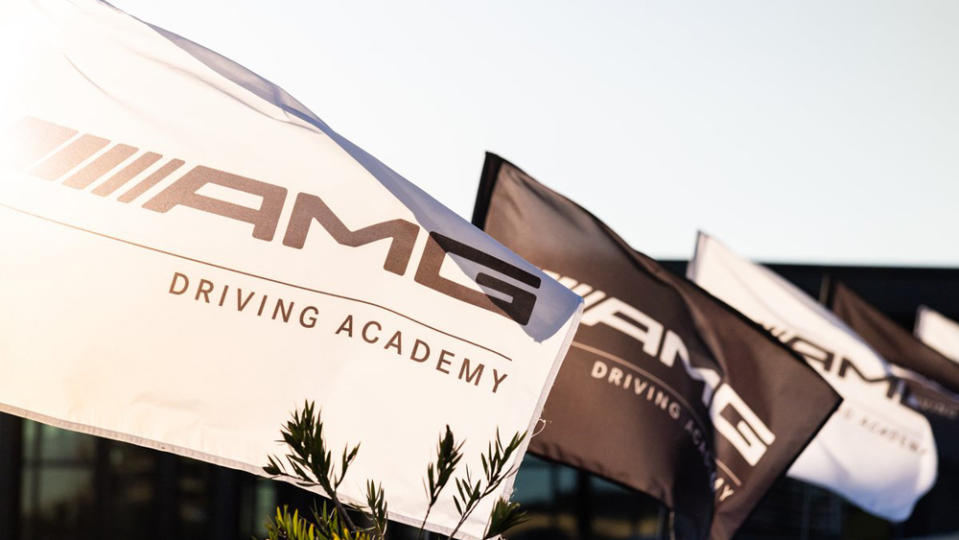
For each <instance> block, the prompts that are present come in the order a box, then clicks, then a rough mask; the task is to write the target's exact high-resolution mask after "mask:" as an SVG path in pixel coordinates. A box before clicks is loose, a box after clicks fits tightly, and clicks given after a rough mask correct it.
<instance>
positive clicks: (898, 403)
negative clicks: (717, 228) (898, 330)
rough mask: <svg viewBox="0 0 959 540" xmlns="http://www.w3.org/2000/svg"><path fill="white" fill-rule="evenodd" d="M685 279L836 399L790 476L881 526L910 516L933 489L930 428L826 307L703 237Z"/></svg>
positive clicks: (887, 371) (879, 362)
mask: <svg viewBox="0 0 959 540" xmlns="http://www.w3.org/2000/svg"><path fill="white" fill-rule="evenodd" d="M688 276H689V277H690V278H691V279H693V280H694V281H695V282H697V283H699V284H700V285H701V286H702V287H703V288H704V289H706V290H707V291H709V292H711V293H713V294H715V295H716V296H718V297H719V298H721V299H723V300H725V301H726V302H728V303H729V304H730V305H732V306H734V307H735V308H736V309H738V310H740V311H741V312H742V313H744V314H745V315H746V316H748V317H750V318H752V319H753V320H754V321H756V322H757V323H759V324H761V325H763V326H764V327H766V328H767V329H768V330H769V331H770V332H772V334H773V335H775V336H776V337H778V338H779V339H780V340H781V341H782V342H783V343H785V344H786V345H788V346H789V347H791V348H792V349H793V350H795V351H796V352H798V353H800V354H801V355H803V356H804V357H805V358H806V360H807V362H809V364H810V365H811V366H813V367H814V368H816V370H817V371H819V373H820V374H822V376H823V377H824V378H825V379H826V380H827V381H829V382H830V384H832V385H833V388H835V389H836V390H837V391H838V392H839V394H840V395H842V397H843V402H842V405H840V407H839V410H838V411H837V412H836V413H835V414H834V415H833V416H832V417H831V418H830V419H829V421H828V422H827V423H826V425H825V426H823V428H822V430H821V431H820V432H819V434H818V435H817V436H816V438H815V439H814V440H813V441H812V443H810V445H809V447H808V448H807V449H806V450H805V451H804V452H803V453H802V455H800V456H799V459H797V460H796V462H795V463H794V464H793V466H792V468H791V469H790V470H789V475H790V476H792V477H794V478H798V479H800V480H804V481H807V482H811V483H813V484H817V485H819V486H822V487H825V488H827V489H830V490H832V491H834V492H836V493H838V494H840V495H842V496H844V497H845V498H846V499H848V500H849V501H850V502H852V503H853V504H856V505H857V506H859V507H861V508H862V509H864V510H866V511H868V512H871V513H873V514H875V515H877V516H880V517H883V518H885V519H888V520H891V521H902V520H905V519H906V518H908V517H909V515H910V513H911V512H912V509H913V506H914V505H915V503H916V501H917V500H918V499H919V497H921V496H922V495H923V494H924V493H925V492H926V491H928V490H929V488H930V487H931V486H932V484H933V483H934V482H935V479H936V464H937V459H936V446H935V442H934V440H933V436H932V430H931V428H930V426H929V422H928V421H927V420H926V419H925V418H924V417H923V416H922V415H920V414H919V413H917V412H916V411H914V410H912V409H911V408H909V407H907V406H905V405H904V404H903V402H902V396H903V392H902V389H903V386H902V384H901V383H900V381H899V379H898V378H897V377H896V376H895V375H894V374H893V373H892V370H891V368H890V366H889V364H888V362H886V361H885V360H884V359H883V358H882V357H881V356H879V355H878V354H877V353H876V352H875V351H874V350H873V349H872V348H870V347H869V346H868V345H867V344H866V343H865V342H864V341H863V340H862V338H860V337H859V336H858V335H856V333H855V332H853V331H852V330H851V329H850V328H849V327H848V326H846V325H845V324H844V323H843V322H842V321H840V320H839V319H838V318H837V317H836V316H835V315H833V314H832V313H831V312H829V311H828V310H827V309H826V308H825V307H824V306H822V305H820V304H819V303H818V302H816V301H815V300H813V299H812V298H809V297H808V296H807V295H806V294H805V293H803V292H802V291H800V290H799V289H797V288H796V287H795V286H793V285H792V284H790V283H789V282H787V281H786V280H784V279H782V278H781V277H780V276H778V275H776V274H775V273H773V272H772V271H770V270H769V269H767V268H765V267H763V266H760V265H758V264H755V263H752V262H750V261H748V260H746V259H744V258H742V257H740V256H738V255H736V254H734V253H733V252H732V251H730V250H729V249H727V248H726V246H724V245H722V244H721V243H719V242H718V241H716V240H714V239H713V238H711V237H709V236H707V235H705V234H700V235H699V238H698V241H697V244H696V253H695V256H694V258H693V261H692V262H691V264H690V265H689V268H688Z"/></svg>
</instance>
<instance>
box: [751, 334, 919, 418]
mask: <svg viewBox="0 0 959 540" xmlns="http://www.w3.org/2000/svg"><path fill="white" fill-rule="evenodd" d="M763 326H764V328H766V330H768V331H769V333H770V334H772V335H773V336H775V337H776V339H778V340H779V341H781V342H782V343H783V344H784V345H786V346H787V347H789V348H790V349H792V350H794V351H796V352H797V353H799V354H800V355H801V356H802V357H803V358H805V359H806V362H807V363H809V364H810V365H811V366H813V367H814V368H816V369H817V370H819V371H821V372H822V373H835V375H836V376H837V377H839V378H840V379H846V378H851V377H852V376H855V378H857V379H858V380H860V381H862V382H864V383H866V384H870V385H872V384H875V385H880V386H882V385H885V386H886V392H885V396H886V398H888V399H891V400H898V401H900V402H901V401H902V397H903V391H904V390H905V387H904V385H903V381H902V379H900V378H899V377H896V376H895V375H891V374H890V375H885V376H883V377H867V376H866V375H865V374H864V373H863V372H862V371H860V370H859V368H858V367H856V364H854V363H853V362H852V360H850V359H848V358H846V357H844V356H841V355H839V354H837V353H834V352H832V351H830V350H828V349H826V348H825V347H823V346H821V345H819V344H817V343H814V342H812V341H810V340H808V339H806V338H804V337H802V336H799V335H797V334H795V333H793V332H791V331H789V330H785V329H782V328H777V327H775V326H770V325H763Z"/></svg>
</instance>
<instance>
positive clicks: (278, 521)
mask: <svg viewBox="0 0 959 540" xmlns="http://www.w3.org/2000/svg"><path fill="white" fill-rule="evenodd" d="M281 434H282V436H283V441H282V442H283V443H285V444H286V446H287V450H288V453H287V454H286V455H285V456H284V457H283V458H278V457H276V456H269V458H268V460H269V463H268V464H267V465H266V467H264V468H263V470H264V471H266V473H267V474H269V475H271V476H285V477H291V478H293V479H295V482H296V484H297V485H300V486H303V487H307V488H315V487H319V488H320V489H321V491H322V492H323V494H324V495H326V498H327V499H329V503H327V502H324V503H323V506H322V508H319V509H317V508H314V509H313V511H312V515H311V516H310V517H306V516H303V515H300V513H299V512H298V511H296V510H294V511H293V512H292V513H291V512H290V510H289V509H288V508H287V507H286V506H284V507H282V508H279V507H278V508H277V509H276V515H274V516H272V517H271V518H270V520H269V521H268V523H267V531H268V534H269V540H384V538H385V537H386V530H387V527H388V525H389V522H388V521H387V518H386V515H387V505H386V498H385V496H384V494H383V488H382V487H381V486H380V485H379V484H376V483H374V482H373V481H372V480H368V481H367V482H366V504H365V506H364V507H362V508H358V507H348V506H347V505H345V504H344V503H343V502H341V501H340V499H339V497H338V496H337V490H338V489H339V487H340V484H342V483H343V479H344V478H345V477H346V473H347V471H348V470H349V468H350V465H351V464H352V463H353V461H354V460H355V459H356V456H357V454H358V453H359V450H360V445H356V446H354V447H352V448H350V447H349V445H347V447H346V448H344V449H343V452H342V454H341V455H340V458H339V462H338V463H335V462H334V458H333V452H332V451H331V450H329V449H328V448H327V445H326V441H325V439H324V438H323V422H322V420H321V419H320V413H319V411H317V410H316V409H315V405H314V404H313V403H311V402H306V403H304V404H303V410H302V411H300V410H296V411H293V415H292V418H291V419H290V420H288V421H287V422H286V425H285V426H284V427H283V428H282V430H281ZM525 437H526V433H516V434H515V435H513V437H512V438H511V439H510V440H509V441H508V442H507V443H506V444H503V441H502V440H501V439H500V435H499V431H497V432H496V440H495V441H493V442H490V443H489V444H488V445H487V450H486V453H484V454H482V455H481V456H480V462H481V463H482V464H483V474H482V476H479V475H477V476H476V478H475V479H474V477H473V474H472V473H471V471H470V470H469V466H466V467H465V471H464V473H463V474H462V475H461V476H456V477H454V473H455V472H456V469H457V466H458V465H459V463H460V460H461V459H462V458H463V453H462V451H461V450H462V447H463V442H462V441H460V442H458V443H457V442H456V440H455V439H454V437H453V433H452V432H451V431H450V428H449V426H446V432H445V433H444V434H443V435H442V436H441V437H440V439H439V442H438V443H437V446H436V461H435V462H432V463H430V464H429V466H428V467H427V469H426V481H425V482H424V488H425V491H426V501H427V507H426V512H425V514H424V515H423V521H422V523H421V524H420V528H419V535H418V538H422V536H423V528H424V527H425V525H426V521H427V518H428V517H429V514H430V511H431V510H432V509H433V506H434V505H435V504H436V503H437V501H439V499H440V495H441V493H442V492H443V489H444V488H445V487H446V486H447V485H448V484H449V481H450V480H451V479H452V480H453V484H454V485H455V486H456V493H455V494H454V495H453V504H454V506H455V507H456V511H457V513H458V515H459V521H458V523H457V524H456V527H455V528H454V529H453V531H452V532H451V533H450V535H449V536H447V537H446V538H447V540H450V539H451V538H452V537H453V536H454V535H455V534H456V533H457V532H458V531H459V529H460V527H462V526H463V524H464V523H466V520H467V519H468V518H469V516H470V515H472V513H473V512H474V511H475V510H476V508H477V506H479V504H480V502H481V501H483V500H484V499H486V498H487V497H489V496H490V495H491V494H492V493H493V492H494V491H496V489H497V488H498V487H499V486H500V484H502V483H503V481H504V480H506V479H507V478H509V477H510V476H512V475H514V474H516V468H515V467H513V468H507V464H508V463H509V461H510V459H511V458H512V456H513V454H514V452H516V450H517V448H519V446H520V443H521V442H522V441H523V439H524V438H525ZM354 519H356V521H354ZM525 520H526V516H525V512H523V511H522V510H521V509H520V507H519V504H518V503H513V502H509V501H507V500H505V499H502V498H501V499H499V500H497V501H496V503H495V504H494V505H493V510H492V512H491V513H490V517H489V520H488V525H487V530H486V535H485V536H484V538H494V537H497V536H499V535H501V534H503V533H504V532H505V531H506V530H507V529H509V528H511V527H514V526H516V525H518V524H520V523H522V522H523V521H525Z"/></svg>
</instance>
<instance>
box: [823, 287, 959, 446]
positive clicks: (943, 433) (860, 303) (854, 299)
mask: <svg viewBox="0 0 959 540" xmlns="http://www.w3.org/2000/svg"><path fill="white" fill-rule="evenodd" d="M830 307H831V308H832V310H833V313H835V314H836V315H837V316H838V317H839V318H840V319H842V320H843V322H845V323H846V324H848V325H849V327H850V328H852V330H853V331H855V332H856V333H857V334H859V335H860V336H861V337H862V339H863V340H865V342H866V343H868V344H869V346H870V347H872V348H873V349H874V350H875V351H876V352H877V353H879V354H880V355H881V356H882V357H883V358H884V359H885V360H887V361H888V362H890V363H891V364H892V368H893V372H894V373H895V374H896V375H897V376H898V377H900V378H901V379H902V380H903V382H904V383H905V385H906V390H907V395H906V403H907V404H908V405H910V406H911V407H913V408H914V409H916V410H917V411H919V412H921V413H923V414H925V415H926V418H928V419H929V421H930V423H931V425H932V428H933V434H934V435H935V439H936V446H937V449H938V450H939V458H940V462H941V461H942V460H943V459H947V460H948V459H952V460H953V461H954V462H957V463H959V396H957V395H956V393H955V391H954V389H955V387H956V383H957V381H959V365H957V364H955V363H953V362H952V361H951V360H949V359H948V358H946V357H945V356H943V355H941V354H939V353H938V352H936V351H935V350H933V349H932V348H931V347H929V346H928V345H926V344H924V343H922V342H921V341H919V340H918V339H916V338H915V337H913V336H912V335H911V334H910V333H909V332H908V331H907V330H906V329H905V328H902V327H901V326H899V325H898V324H896V322H895V321H893V320H892V319H890V318H888V317H886V316H885V315H884V314H883V313H882V312H881V311H879V310H878V309H876V308H875V307H874V306H872V305H870V304H869V303H868V302H866V301H865V300H863V299H862V298H860V297H859V295H857V294H856V293H854V292H853V291H852V290H851V289H850V288H849V287H847V286H846V285H844V284H842V283H836V284H835V285H834V286H833V290H832V294H831V299H830Z"/></svg>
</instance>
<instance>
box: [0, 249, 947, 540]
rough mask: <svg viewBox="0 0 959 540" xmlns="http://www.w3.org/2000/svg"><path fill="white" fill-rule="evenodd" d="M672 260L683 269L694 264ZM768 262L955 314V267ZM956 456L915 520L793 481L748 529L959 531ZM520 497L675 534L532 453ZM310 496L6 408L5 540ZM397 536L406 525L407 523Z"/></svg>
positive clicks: (542, 509) (564, 526)
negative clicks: (897, 519) (890, 518)
mask: <svg viewBox="0 0 959 540" xmlns="http://www.w3.org/2000/svg"><path fill="white" fill-rule="evenodd" d="M665 264H666V266H667V267H668V268H669V269H670V270H673V271H675V272H677V273H683V272H684V270H685V262H684V261H669V262H666V263H665ZM770 266H771V267H772V268H773V270H775V271H776V272H778V273H780V274H782V275H783V276H785V277H786V278H787V279H789V280H790V281H792V282H793V283H795V284H796V285H798V286H799V287H800V288H802V289H803V290H805V291H806V292H807V293H809V294H811V295H812V296H814V297H818V298H822V297H823V295H824V294H825V291H828V288H829V285H830V283H832V282H834V281H842V282H843V283H845V284H847V285H848V286H849V287H850V288H852V289H853V290H854V291H856V292H857V293H858V294H859V295H860V296H862V297H863V298H864V299H865V300H866V301H868V302H870V303H872V304H873V305H875V306H876V307H878V308H879V309H880V310H882V311H883V312H884V313H886V314H887V315H888V316H890V317H891V318H893V319H894V320H896V321H897V322H898V323H899V324H901V325H902V326H904V327H906V328H909V329H911V328H912V325H913V322H914V319H915V313H916V308H917V306H918V305H920V304H925V305H927V306H930V307H932V308H933V309H935V310H937V311H939V312H940V313H943V314H944V315H946V316H948V317H951V318H954V319H959V269H938V268H879V267H853V266H814V265H776V264H773V265H770ZM277 429H279V426H277ZM637 458H638V459H641V456H638V457H637ZM955 461H956V460H955V459H953V460H951V461H950V460H942V459H941V460H940V470H939V480H938V482H937V484H936V485H935V487H934V488H933V489H932V491H931V492H930V493H929V494H928V495H926V496H925V497H924V498H923V499H922V500H921V501H920V503H919V505H918V506H917V508H916V511H915V512H914V514H913V516H912V517H911V518H910V519H909V520H908V521H907V522H905V523H902V524H891V523H888V522H885V521H883V520H880V519H877V518H874V517H871V516H869V515H868V514H865V513H863V512H861V511H859V510H857V509H856V508H854V507H852V506H851V505H849V504H847V503H845V502H844V501H843V500H842V499H840V498H839V497H837V496H835V495H832V494H830V493H829V492H827V491H824V490H821V489H818V488H815V487H813V486H809V485H806V484H803V483H801V482H798V481H794V480H790V479H787V478H783V479H781V480H780V481H779V482H778V483H777V484H776V485H775V486H774V488H773V489H772V490H771V491H770V493H769V494H768V496H767V497H766V498H765V499H764V501H763V503H762V504H761V505H760V506H759V507H758V508H757V509H756V511H755V512H754V513H753V515H752V516H751V517H750V519H749V520H748V521H747V523H746V524H745V526H744V527H743V529H742V530H741V532H740V534H739V535H738V537H739V538H742V539H744V540H746V539H748V540H767V539H768V540H778V539H787V538H790V539H792V538H798V539H820V538H822V539H837V540H838V539H877V540H881V539H894V538H959V470H957V468H956V464H955ZM514 499H515V500H518V501H520V502H521V503H523V505H524V506H525V508H526V509H527V511H528V512H529V515H530V519H529V521H528V522H526V523H525V524H523V525H522V526H520V527H519V528H517V529H516V530H515V531H514V532H513V534H511V535H510V537H511V538H512V539H513V540H533V539H547V538H548V539H556V540H562V539H584V540H585V539H596V540H601V539H602V540H606V539H659V538H664V537H665V536H664V535H663V533H664V531H663V524H664V523H665V518H666V516H667V514H666V512H665V511H664V510H663V509H662V508H661V506H660V505H659V504H658V503H657V502H656V501H654V500H652V499H651V498H649V497H647V496H645V495H643V494H640V493H635V492H631V491H629V490H626V489H623V488H621V487H619V486H616V485H614V484H611V483H609V482H606V481H604V480H602V479H600V478H597V477H593V476H591V475H589V474H586V473H583V472H581V471H577V470H574V469H571V468H569V467H565V466H561V465H556V464H552V463H548V462H546V461H543V460H540V459H537V458H535V457H532V456H528V457H527V459H526V460H525V461H524V463H523V466H522V468H521V469H520V472H519V476H518V478H517V481H516V493H515V495H514ZM313 500H314V499H313V497H312V496H311V495H310V494H309V493H306V492H304V491H301V490H299V489H297V488H294V487H292V486H289V485H286V484H283V483H278V482H272V481H269V480H264V479H260V478H256V477H254V476H252V475H249V474H246V473H243V472H239V471H234V470H230V469H225V468H222V467H217V466H213V465H208V464H206V463H202V462H199V461H194V460H190V459H186V458H181V457H178V456H174V455H170V454H164V453H162V452H157V451H154V450H149V449H145V448H140V447H136V446H133V445H129V444H125V443H119V442H115V441H111V440H107V439H101V438H97V437H92V436H89V435H84V434H79V433H73V432H69V431H64V430H60V429H56V428H53V427H50V426H46V425H42V424H38V423H35V422H31V421H27V420H22V419H20V418H16V417H13V416H8V415H0V540H6V539H14V540H54V539H56V540H65V539H78V540H88V539H89V540H120V539H123V540H127V539H143V540H160V539H164V540H166V539H204V540H238V539H249V538H251V537H252V536H257V537H260V538H262V537H263V535H264V534H265V531H264V526H263V524H264V522H265V520H266V518H267V517H268V516H269V515H270V514H272V512H273V509H274V508H275V506H276V505H278V504H279V505H282V504H289V505H291V506H296V507H299V508H303V509H307V508H310V507H311V506H312V504H313ZM391 536H392V537H395V538H405V537H409V531H405V530H404V529H403V528H402V527H398V526H397V527H395V532H394V533H393V534H392V535H391ZM434 538H435V537H434Z"/></svg>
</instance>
